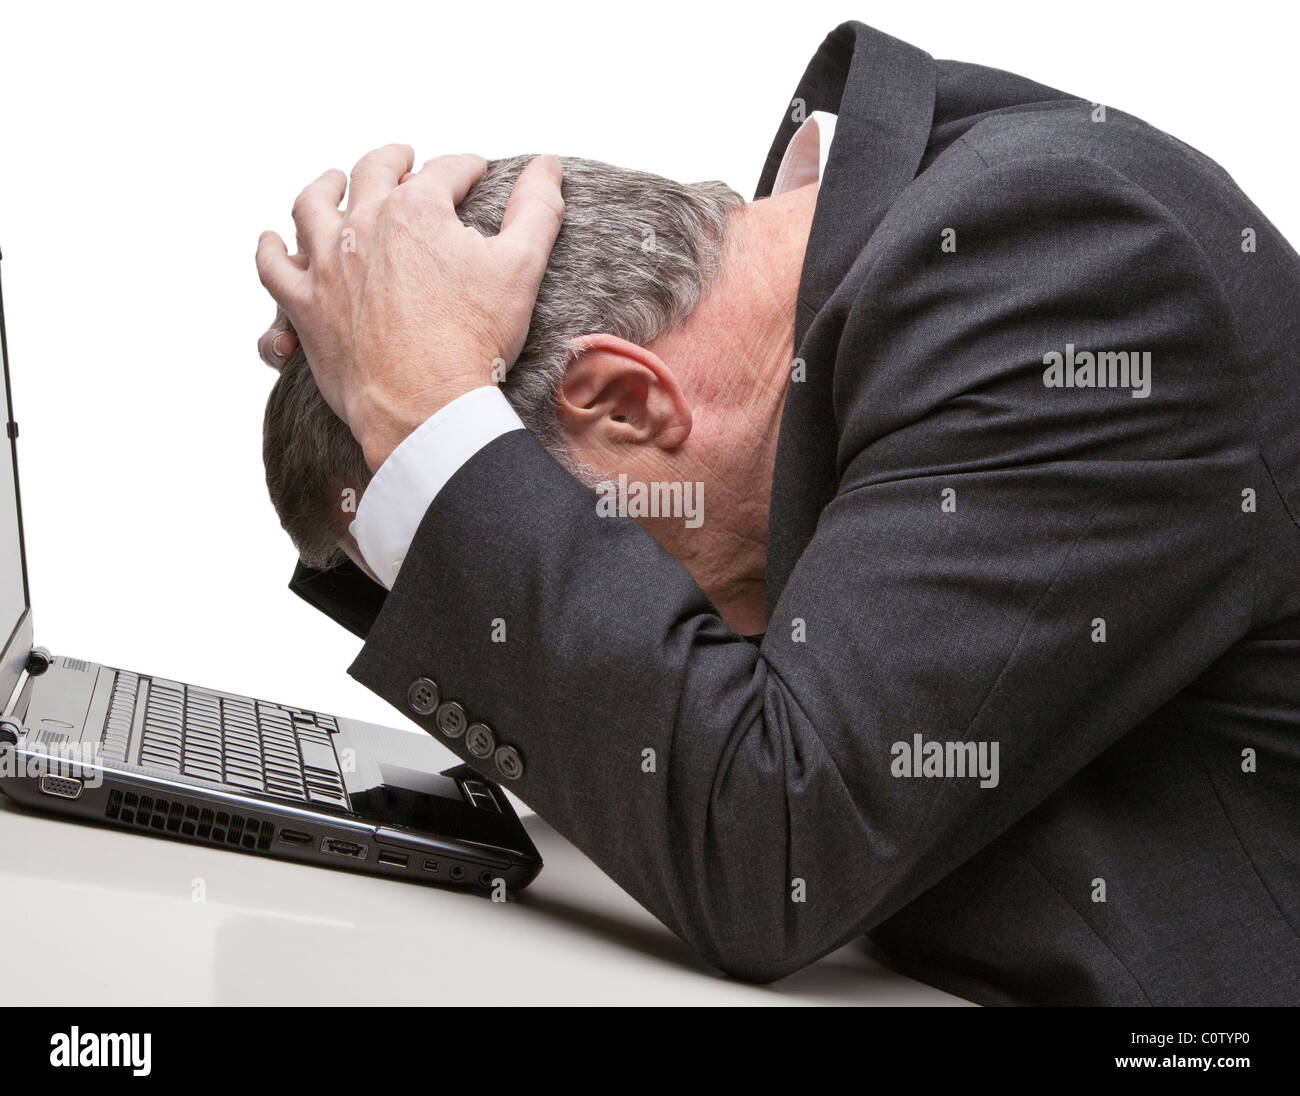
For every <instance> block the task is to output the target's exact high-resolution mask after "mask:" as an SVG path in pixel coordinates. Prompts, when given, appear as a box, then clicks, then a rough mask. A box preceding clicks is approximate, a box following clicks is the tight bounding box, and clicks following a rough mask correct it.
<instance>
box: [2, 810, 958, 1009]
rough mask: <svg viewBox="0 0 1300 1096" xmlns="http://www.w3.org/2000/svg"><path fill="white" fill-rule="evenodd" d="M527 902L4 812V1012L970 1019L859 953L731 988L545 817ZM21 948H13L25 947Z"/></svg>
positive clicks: (946, 999)
mask: <svg viewBox="0 0 1300 1096" xmlns="http://www.w3.org/2000/svg"><path fill="white" fill-rule="evenodd" d="M525 823H526V825H527V827H528V830H529V832H530V833H531V834H532V837H533V840H534V841H535V842H536V844H537V846H538V848H539V849H540V850H541V853H542V856H543V857H544V858H545V860H546V867H545V869H544V870H543V871H542V874H541V875H540V876H539V877H538V879H537V881H536V882H535V883H533V885H532V886H531V887H529V888H528V890H527V891H526V892H524V893H523V894H521V895H520V896H519V897H518V898H517V899H516V900H514V901H511V902H507V903H493V902H491V901H489V900H487V899H484V898H479V897H476V896H470V895H465V894H459V893H455V892H450V891H442V890H438V889H437V888H434V887H426V886H418V885H415V884H410V883H400V882H394V881H389V880H386V879H379V878H371V877H368V876H364V875H352V874H349V873H347V872H339V871H330V870H328V869H324V868H316V867H309V866H306V865H298V864H291V863H287V862H285V861H281V860H274V859H271V858H268V857H262V856H254V855H249V854H243V853H235V852H227V851H225V850H222V849H210V848H206V847H203V846H199V845H189V844H185V843H182V842H179V841H173V840H167V839H163V838H155V837H150V836H146V835H142V834H137V833H131V832H123V831H117V830H113V829H109V828H106V827H100V826H95V825H89V824H84V823H79V822H74V821H67V820H64V819H60V818H55V817H52V816H48V815H39V814H36V813H33V812H30V811H27V810H25V809H23V808H21V807H18V806H16V805H15V804H14V803H13V802H12V801H10V800H9V799H8V798H5V797H3V796H0V832H2V833H3V837H4V839H3V841H0V901H2V902H3V906H4V909H5V914H6V918H7V919H8V920H9V921H10V923H13V924H20V925H22V926H23V927H24V929H25V931H24V933H23V935H22V938H21V939H22V940H23V944H22V946H20V947H12V946H11V947H8V948H6V949H5V951H6V962H5V976H4V978H3V979H0V1004H5V1005H16V1004H24V1005H53V1004H60V1005H71V1004H84V1005H134V1004H140V1005H145V1004H171V1005H189V1004H194V1005H206V1004H218V1005H238V1004H284V1005H306V1004H312V1005H344V1004H357V1005H380V1004H390V1005H391V1004H502V1003H511V1004H629V1005H630V1004H692V1005H702V1004H730V1005H771V1004H869V1005H923V1004H940V1005H942V1004H962V1003H963V1002H961V1001H959V1000H958V999H957V998H955V997H951V996H949V995H948V994H945V993H941V992H939V991H938V990H935V989H931V988H929V987H927V986H923V985H920V984H919V983H917V982H913V981H911V980H909V979H907V978H902V977H900V976H898V975H896V974H893V973H891V972H889V971H887V970H884V969H882V968H881V967H880V966H879V965H877V964H876V963H875V962H873V961H872V960H871V959H869V958H868V957H867V956H866V955H864V954H863V953H862V952H861V951H860V950H859V949H858V947H857V946H856V945H851V946H849V947H845V948H842V949H841V950H839V951H837V952H835V953H834V954H833V955H830V956H827V957H826V958H825V959H823V960H822V961H821V962H820V963H817V964H815V965H813V966H812V967H809V968H806V969H805V970H802V971H800V972H799V973H797V974H794V975H792V976H791V977H789V978H787V979H784V980H783V981H781V982H779V983H777V984H776V985H774V986H750V985H745V984H742V983H739V982H734V981H731V980H730V979H727V978H724V977H722V976H720V975H718V974H716V973H714V972H713V971H711V970H710V969H709V968H708V967H706V966H705V965H704V964H703V963H702V962H701V961H700V960H699V959H697V958H695V956H694V955H693V954H692V952H691V951H690V949H688V948H687V947H686V946H685V945H684V944H683V943H681V942H680V941H679V940H678V939H677V938H676V937H675V936H673V935H672V933H670V932H669V931H668V930H667V929H665V928H664V927H663V926H662V925H660V924H659V923H658V922H657V921H655V920H654V918H652V917H651V916H650V915H649V914H648V913H646V912H645V911H644V910H643V909H642V908H641V907H640V906H638V905H637V904H636V903H635V902H634V901H632V899H630V898H629V897H628V896H627V895H626V894H624V893H623V892H622V891H620V890H619V889H618V888H617V887H616V886H615V885H614V884H613V883H612V882H610V880H609V879H608V878H606V876H605V875H604V874H603V873H601V872H600V871H599V870H598V869H597V868H596V867H595V866H594V865H593V864H592V863H591V862H590V861H589V860H587V859H586V857H584V856H583V855H582V854H581V853H579V852H578V851H577V850H576V849H575V848H574V847H573V846H572V845H570V844H569V843H568V842H567V841H565V840H564V839H563V838H561V837H560V836H559V835H558V834H556V833H555V831H553V830H552V829H551V828H550V827H549V826H547V825H546V824H545V823H544V822H542V820H541V819H539V818H538V817H537V816H536V815H529V816H527V817H526V818H525ZM16 939H19V938H18V937H15V940H16Z"/></svg>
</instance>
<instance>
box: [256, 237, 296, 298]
mask: <svg viewBox="0 0 1300 1096" xmlns="http://www.w3.org/2000/svg"><path fill="white" fill-rule="evenodd" d="M257 276H258V277H259V278H261V280H262V284H263V285H264V286H265V287H266V291H267V292H268V293H270V294H271V296H272V298H274V300H275V303H276V304H278V305H279V306H280V307H281V308H283V307H284V304H285V301H286V299H287V298H288V296H289V291H290V290H291V289H292V288H293V287H294V286H295V285H297V284H298V280H299V279H300V278H301V277H302V270H301V269H299V267H298V266H297V265H295V263H294V261H293V260H292V259H290V258H289V251H288V249H287V248H286V247H285V246H284V241H283V240H282V239H280V237H279V236H277V235H276V234H275V233H274V232H263V233H262V235H261V236H259V237H258V240H257Z"/></svg>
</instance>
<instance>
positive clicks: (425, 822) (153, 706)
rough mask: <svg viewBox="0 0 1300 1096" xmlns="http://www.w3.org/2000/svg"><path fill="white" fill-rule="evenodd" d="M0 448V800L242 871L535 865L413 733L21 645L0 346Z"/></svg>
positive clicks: (517, 838)
mask: <svg viewBox="0 0 1300 1096" xmlns="http://www.w3.org/2000/svg"><path fill="white" fill-rule="evenodd" d="M0 351H2V352H3V364H4V407H3V410H4V411H5V415H6V417H5V422H6V433H7V435H8V437H7V444H4V442H3V441H0V636H4V637H7V640H6V642H5V646H4V650H3V653H2V654H0V703H3V708H2V709H0V711H2V712H3V715H2V716H0V791H3V792H4V793H6V794H7V795H8V796H9V797H10V798H12V799H13V800H14V801H15V802H17V803H20V804H23V805H25V806H27V807H31V808H35V809H38V810H43V811H49V812H52V813H57V814H63V815H72V816H74V817H76V818H81V819H85V820H87V821H91V822H98V823H103V824H107V825H111V826H117V827H120V828H122V829H127V830H132V831H135V832H137V833H141V834H147V835H150V836H156V837H165V838H172V839H176V840H180V841H191V842H197V843H199V844H204V845H215V846H219V847H221V848H225V849H235V850H238V851H240V852H243V853H251V854H255V855H260V856H276V857H281V858H283V859H286V860H297V861H301V862H303V863H308V864H319V865H323V866H328V867H332V868H343V869H346V870H349V871H356V872H365V873H368V874H371V875H383V876H388V877H389V878H393V879H405V880H410V881H413V882H421V883H433V884H442V885H446V886H452V887H464V888H470V889H474V888H481V889H483V890H487V891H491V892H492V893H493V895H494V896H498V895H504V893H505V892H506V891H509V890H515V889H518V888H521V887H525V886H527V885H528V884H529V883H530V882H532V880H533V879H534V878H535V877H536V875H537V873H538V872H539V871H540V870H541V867H542V861H541V858H540V857H539V856H538V854H537V849H536V848H535V847H534V845H533V843H532V841H531V840H530V838H529V836H528V834H527V832H526V831H525V830H524V828H523V825H522V824H521V823H520V821H519V818H518V816H517V815H516V814H515V811H514V808H513V807H512V805H511V804H510V802H509V800H508V799H507V798H506V796H505V795H504V794H503V793H502V791H501V789H500V788H499V787H497V786H496V785H495V784H493V783H492V782H491V781H489V780H487V779H485V778H484V777H482V776H480V775H479V774H478V773H476V772H475V771H474V770H473V769H471V768H470V767H469V766H468V765H457V766H455V767H454V768H451V769H447V770H446V771H444V772H438V771H437V769H438V768H439V765H440V764H441V762H442V760H443V755H441V754H440V751H439V749H438V747H437V746H436V744H435V743H434V741H433V740H432V739H431V738H428V737H426V736H424V735H420V734H414V733H411V732H407V731H400V730H396V729H394V728H391V727H381V726H377V725H375V724H369V723H361V722H358V721H356V720H351V719H343V718H338V717H335V716H330V715H325V714H322V713H320V712H315V711H312V710H310V709H308V708H302V707H298V706H296V705H293V704H281V703H275V702H271V701H265V700H256V699H254V698H252V697H247V696H239V695H236V694H234V693H227V692H222V691H220V690H217V689H209V688H200V687H198V686H194V685H186V684H183V683H182V682H179V681H172V680H170V679H168V678H162V677H156V676H150V675H149V674H144V673H137V672H134V671H130V670H122V669H118V668H116V667H113V666H103V665H100V664H99V663H95V662H90V661H88V660H86V659H82V658H73V657H69V656H66V655H52V654H50V652H49V651H48V650H46V649H45V648H43V647H34V646H33V645H32V640H33V630H32V611H31V596H30V593H29V590H28V584H27V559H26V550H25V547H24V544H23V526H22V510H21V505H20V502H19V494H18V464H17V437H18V427H17V424H16V423H15V422H14V414H13V399H12V395H11V393H10V388H9V346H8V341H7V338H6V337H5V331H4V301H3V296H2V295H0Z"/></svg>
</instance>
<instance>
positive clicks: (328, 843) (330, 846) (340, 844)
mask: <svg viewBox="0 0 1300 1096" xmlns="http://www.w3.org/2000/svg"><path fill="white" fill-rule="evenodd" d="M369 850H370V846H369V845H358V844H357V843H356V842H355V841H338V840H336V839H335V838H333V837H326V838H322V840H321V843H320V851H321V852H332V853H334V855H335V856H350V857H352V858H353V859H354V860H364V859H365V858H366V853H367V852H368V851H369Z"/></svg>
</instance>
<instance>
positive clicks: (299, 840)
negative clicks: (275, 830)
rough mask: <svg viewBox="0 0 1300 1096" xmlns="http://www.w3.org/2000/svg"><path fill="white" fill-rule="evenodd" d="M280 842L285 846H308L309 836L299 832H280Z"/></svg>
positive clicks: (309, 842)
mask: <svg viewBox="0 0 1300 1096" xmlns="http://www.w3.org/2000/svg"><path fill="white" fill-rule="evenodd" d="M280 840H281V841H283V842H284V843H285V844H286V845H310V844H311V834H309V833H302V832H301V831H300V830H281V831H280Z"/></svg>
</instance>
